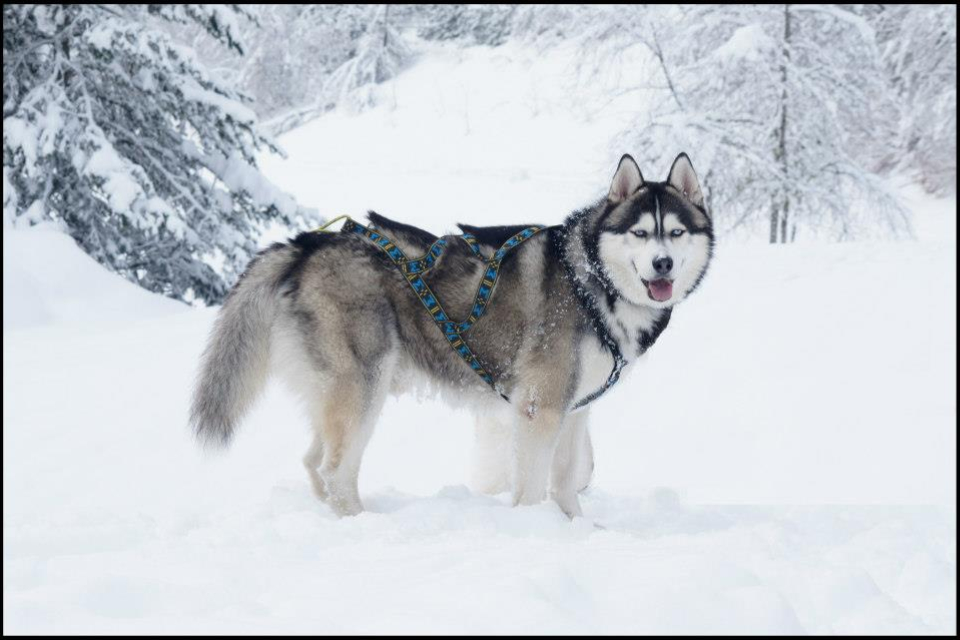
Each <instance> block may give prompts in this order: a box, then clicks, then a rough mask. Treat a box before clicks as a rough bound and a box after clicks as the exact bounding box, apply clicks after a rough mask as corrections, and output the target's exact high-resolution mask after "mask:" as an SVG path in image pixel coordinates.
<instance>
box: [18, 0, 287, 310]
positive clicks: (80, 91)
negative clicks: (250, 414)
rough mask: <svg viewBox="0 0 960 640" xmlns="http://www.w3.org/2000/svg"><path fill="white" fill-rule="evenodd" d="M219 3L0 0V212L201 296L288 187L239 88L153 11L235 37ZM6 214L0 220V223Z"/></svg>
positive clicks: (278, 213) (223, 37) (221, 288)
mask: <svg viewBox="0 0 960 640" xmlns="http://www.w3.org/2000/svg"><path fill="white" fill-rule="evenodd" d="M239 12H240V10H239V9H238V8H237V7H236V6H235V5H82V4H77V5H4V8H3V99H4V103H3V192H4V218H5V219H7V220H10V221H13V222H15V223H17V224H24V223H26V224H33V223H37V222H40V221H43V220H53V221H56V222H58V223H59V224H60V225H62V227H63V228H64V229H65V230H66V231H67V232H68V233H69V234H70V235H71V236H73V237H74V238H75V239H76V241H77V242H78V244H80V246H81V247H82V248H83V249H84V250H85V251H87V253H89V254H90V255H91V256H93V257H94V258H95V259H97V260H98V261H99V262H100V263H102V264H104V265H106V266H107V267H109V268H110V269H113V270H114V271H116V272H118V273H120V274H122V275H123V276H125V277H126V278H128V279H130V280H132V281H133V282H136V283H137V284H140V285H141V286H143V287H145V288H147V289H150V290H152V291H156V292H160V293H163V294H165V295H168V296H171V297H174V298H180V299H184V300H194V299H199V300H204V301H206V302H216V301H218V300H220V299H221V298H222V297H223V295H224V294H225V293H226V291H227V287H228V283H230V282H232V281H233V280H235V278H236V277H237V275H238V274H239V272H240V270H241V269H242V268H243V267H244V266H245V265H246V263H247V261H248V260H249V258H250V256H251V254H252V253H253V252H254V251H255V249H256V243H255V241H254V237H255V235H256V231H257V230H258V228H259V227H260V225H262V224H263V223H265V222H267V221H269V220H279V221H281V222H283V223H287V224H290V223H292V222H293V220H294V218H295V217H296V216H297V215H298V209H297V206H296V204H295V202H294V201H293V199H292V198H290V197H289V196H287V195H286V194H284V193H282V192H280V191H279V190H277V189H276V188H275V187H274V186H273V185H271V184H270V183H269V182H268V181H267V180H266V179H265V178H264V177H263V176H262V175H261V174H260V172H259V170H258V169H257V168H256V162H255V154H256V153H257V151H258V149H261V148H269V149H274V147H273V146H272V144H271V143H270V142H269V141H268V140H267V139H266V138H264V137H263V136H262V135H261V134H259V133H258V132H257V129H256V122H255V116H254V114H253V112H252V111H251V110H250V108H249V107H248V106H247V105H246V104H245V102H246V99H245V98H244V96H242V95H240V94H239V93H237V92H236V91H234V90H233V89H232V88H230V87H229V86H226V85H225V84H223V83H222V82H220V81H218V80H217V79H215V78H214V77H212V76H211V74H209V73H208V72H207V70H206V69H205V68H204V66H203V64H201V63H200V62H199V61H198V60H197V59H196V58H195V56H194V55H193V54H192V52H191V51H190V50H189V49H188V48H185V47H183V46H180V45H176V44H174V43H173V42H172V41H171V40H170V38H169V37H168V36H167V35H166V34H164V33H163V32H162V31H160V30H158V29H156V28H154V27H153V26H150V22H151V21H153V20H163V21H175V22H179V23H184V24H196V25H199V26H200V27H202V28H203V29H204V30H205V31H206V32H207V33H209V34H210V35H211V36H212V37H213V38H216V39H217V40H218V41H220V42H221V43H222V44H223V45H224V46H226V47H230V48H232V49H234V50H235V51H237V52H240V51H241V50H242V48H241V45H240V43H239V41H238V37H237V22H236V18H237V15H238V13H239ZM5 224H6V223H5Z"/></svg>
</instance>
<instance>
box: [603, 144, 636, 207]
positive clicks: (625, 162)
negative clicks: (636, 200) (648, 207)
mask: <svg viewBox="0 0 960 640" xmlns="http://www.w3.org/2000/svg"><path fill="white" fill-rule="evenodd" d="M642 186H643V176H642V175H640V167H638V166H637V162H636V160H634V159H633V158H631V157H630V156H629V155H626V154H624V156H623V157H622V158H620V164H619V165H617V172H616V173H615V174H613V183H612V184H611V185H610V193H609V194H608V195H607V198H609V199H610V202H620V201H621V200H626V199H627V198H629V197H630V196H631V195H632V194H633V193H634V192H635V191H636V190H637V189H639V188H640V187H642Z"/></svg>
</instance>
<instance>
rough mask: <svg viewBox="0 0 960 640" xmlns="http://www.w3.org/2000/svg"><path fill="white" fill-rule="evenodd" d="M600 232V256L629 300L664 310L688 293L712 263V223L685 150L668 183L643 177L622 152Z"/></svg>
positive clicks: (599, 226) (610, 274) (616, 284)
mask: <svg viewBox="0 0 960 640" xmlns="http://www.w3.org/2000/svg"><path fill="white" fill-rule="evenodd" d="M596 232H597V236H596V237H597V245H596V247H597V253H598V256H597V257H598V258H599V259H600V262H601V264H602V265H603V266H604V268H605V270H606V272H607V277H608V278H609V280H610V284H612V285H613V287H614V288H616V290H617V291H618V292H619V293H620V294H621V295H622V296H623V297H624V298H626V299H627V300H628V301H629V302H632V303H634V304H639V305H646V306H651V307H656V308H660V309H666V308H669V307H672V306H673V305H675V304H677V303H678V302H680V301H681V300H683V299H684V298H685V297H686V296H687V295H689V293H690V292H691V291H693V290H694V289H695V288H696V286H697V285H698V284H699V283H700V280H701V278H703V275H704V274H705V273H706V270H707V266H708V265H709V263H710V257H711V255H712V253H713V224H712V221H711V219H710V216H709V215H708V214H707V210H706V208H705V206H704V202H703V193H702V192H701V190H700V182H699V180H697V174H696V173H694V171H693V165H692V164H691V163H690V159H689V158H688V157H687V155H686V154H685V153H681V154H680V155H679V156H677V159H676V160H674V161H673V166H672V167H671V168H670V175H669V176H668V177H667V180H666V182H646V181H644V179H643V176H642V175H641V174H640V168H639V167H638V166H637V163H636V162H635V161H634V159H633V158H631V157H630V156H629V155H625V156H623V158H621V159H620V165H619V166H618V167H617V172H616V174H615V175H614V176H613V183H612V184H611V185H610V192H609V194H608V195H607V203H606V206H605V207H604V213H603V215H602V217H601V219H600V220H599V224H598V227H597V230H596Z"/></svg>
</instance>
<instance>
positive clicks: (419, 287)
mask: <svg viewBox="0 0 960 640" xmlns="http://www.w3.org/2000/svg"><path fill="white" fill-rule="evenodd" d="M544 228H545V227H528V228H526V229H524V230H523V231H521V232H520V233H517V234H515V235H513V236H511V237H510V238H509V239H508V240H507V241H506V242H504V243H503V245H501V247H500V248H499V249H497V251H496V252H495V253H494V254H493V257H491V258H489V259H487V258H485V257H484V256H483V254H482V253H481V252H480V243H479V242H478V241H477V239H476V238H475V237H474V236H473V235H471V234H469V233H464V234H463V235H461V236H460V238H461V239H462V240H463V241H464V242H465V243H466V244H467V246H468V247H470V250H471V251H472V252H473V253H474V255H476V256H477V257H478V258H480V259H481V260H484V261H485V262H486V263H487V264H486V268H485V269H484V273H483V277H482V278H481V279H480V286H479V287H477V295H476V297H475V298H474V301H473V309H472V310H471V312H470V316H469V317H468V318H467V319H466V320H464V321H462V322H456V321H455V320H453V319H452V318H450V316H449V315H447V312H446V311H444V310H443V306H442V305H441V304H440V300H439V299H438V298H437V296H436V294H434V293H433V291H431V290H430V286H429V285H428V284H427V283H426V281H425V280H424V279H423V276H424V275H425V274H426V273H428V272H429V271H430V269H432V268H433V266H434V264H436V261H437V260H439V259H440V256H441V255H443V251H444V249H445V248H446V246H447V240H446V239H445V238H440V239H438V240H437V241H436V242H434V243H433V244H432V245H430V248H429V249H428V250H427V252H426V253H425V254H424V255H423V257H421V258H417V259H414V260H410V259H409V258H407V257H406V255H404V253H403V251H402V250H401V249H400V247H398V246H397V245H396V243H394V242H393V241H392V240H391V239H390V238H388V237H387V236H385V235H384V234H383V233H382V232H381V231H380V230H379V229H377V228H376V227H374V226H372V225H371V226H370V227H365V226H364V225H362V224H360V223H358V222H355V221H353V220H352V219H350V218H347V219H346V222H344V224H343V227H342V228H341V233H355V234H357V235H359V236H361V237H363V238H366V239H367V240H369V241H370V242H371V243H373V245H374V246H375V247H377V248H378V249H379V250H380V251H381V252H383V253H384V254H385V255H386V256H387V258H388V259H389V260H390V261H391V262H392V263H393V264H394V266H396V267H397V269H399V270H400V273H401V274H403V277H404V279H405V280H406V281H407V284H409V285H410V288H411V289H413V292H414V293H415V294H416V295H417V298H418V299H419V300H420V302H421V303H422V304H423V306H424V308H425V309H426V310H427V313H429V314H430V317H431V318H433V321H434V323H435V324H436V325H437V328H439V329H440V332H441V333H443V337H444V338H446V340H447V343H448V344H449V345H450V347H451V348H452V349H453V351H454V352H455V353H456V354H457V355H458V356H460V358H461V359H462V360H463V361H464V362H466V363H467V364H468V365H469V366H470V368H471V369H473V371H474V373H476V374H477V375H478V376H480V378H481V379H482V380H483V381H484V382H486V383H487V384H488V385H490V386H491V387H492V388H493V390H494V391H496V392H497V393H498V394H500V396H501V397H502V398H503V399H504V400H508V401H509V398H508V397H507V396H506V395H504V394H503V393H502V392H501V391H500V390H499V389H497V386H496V382H495V381H494V379H493V376H491V375H490V373H489V372H487V370H486V369H484V368H483V366H482V365H481V364H480V361H479V360H478V359H477V356H476V355H475V354H474V353H473V350H472V349H471V348H470V345H468V344H467V342H466V340H465V339H464V337H463V334H464V333H465V332H466V331H467V330H468V329H470V327H472V326H473V325H474V324H476V322H477V321H478V320H479V319H480V318H481V317H482V316H483V313H484V311H486V308H487V306H488V304H489V303H490V298H491V297H492V296H493V290H494V288H495V287H496V286H497V280H498V279H499V278H500V263H501V262H503V259H504V258H505V257H506V255H507V254H508V253H509V252H510V251H511V250H512V249H515V248H516V247H518V246H520V244H522V243H523V242H525V241H527V240H529V239H530V238H532V237H533V236H534V235H536V234H537V233H539V232H540V231H543V230H544Z"/></svg>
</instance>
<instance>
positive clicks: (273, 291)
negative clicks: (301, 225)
mask: <svg viewBox="0 0 960 640" xmlns="http://www.w3.org/2000/svg"><path fill="white" fill-rule="evenodd" d="M293 252H295V249H293V248H291V247H286V246H285V247H281V248H278V249H273V250H269V251H268V252H266V253H263V254H261V255H260V256H259V257H258V258H257V259H256V260H255V261H254V262H253V263H252V264H251V265H250V267H249V268H248V269H247V272H246V273H245V274H244V275H243V277H241V279H240V281H239V282H238V283H237V285H236V286H235V287H234V288H233V290H232V291H231V292H230V294H229V295H228V296H227V299H226V301H225V302H224V305H223V307H222V308H221V309H220V313H219V315H218V316H217V320H216V323H215V324H214V327H213V331H212V332H211V334H210V337H209V339H208V342H207V348H206V350H205V351H204V353H203V358H202V362H201V368H200V375H199V377H198V379H197V383H196V387H195V389H194V394H193V404H192V407H191V410H190V424H191V426H192V427H193V431H194V433H195V434H196V436H197V439H198V440H200V441H201V442H202V443H203V444H204V445H207V446H212V447H225V446H226V445H227V444H229V442H230V439H231V438H232V436H233V432H234V431H235V430H236V428H237V424H238V422H239V421H240V419H241V418H242V417H243V415H244V414H245V413H246V411H247V410H248V409H249V408H250V407H251V406H252V405H253V402H254V401H255V400H256V399H257V397H258V396H259V395H260V393H261V392H262V391H263V388H264V386H265V385H266V381H267V374H268V373H269V369H270V342H271V333H272V328H273V322H274V318H275V317H276V314H277V313H278V305H279V300H278V296H279V286H280V280H281V274H282V273H283V270H284V269H286V267H287V265H288V264H289V263H290V261H291V260H292V259H293V256H292V253H293Z"/></svg>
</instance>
